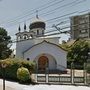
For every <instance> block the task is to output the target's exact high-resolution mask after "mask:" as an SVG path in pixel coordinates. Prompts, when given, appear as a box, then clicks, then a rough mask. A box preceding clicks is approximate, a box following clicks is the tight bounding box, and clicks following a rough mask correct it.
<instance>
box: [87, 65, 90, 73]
mask: <svg viewBox="0 0 90 90" xmlns="http://www.w3.org/2000/svg"><path fill="white" fill-rule="evenodd" d="M86 70H87V73H90V63H88V64H87V67H86Z"/></svg>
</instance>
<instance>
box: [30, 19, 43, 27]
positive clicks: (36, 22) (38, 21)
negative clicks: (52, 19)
mask: <svg viewBox="0 0 90 90" xmlns="http://www.w3.org/2000/svg"><path fill="white" fill-rule="evenodd" d="M29 28H30V29H34V28H44V29H45V22H44V21H43V20H41V19H39V18H36V19H34V20H33V21H32V23H31V24H30V26H29Z"/></svg>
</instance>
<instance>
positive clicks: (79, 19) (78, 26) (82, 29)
mask: <svg viewBox="0 0 90 90" xmlns="http://www.w3.org/2000/svg"><path fill="white" fill-rule="evenodd" d="M78 38H90V13H87V14H83V15H78V16H73V17H71V39H78Z"/></svg>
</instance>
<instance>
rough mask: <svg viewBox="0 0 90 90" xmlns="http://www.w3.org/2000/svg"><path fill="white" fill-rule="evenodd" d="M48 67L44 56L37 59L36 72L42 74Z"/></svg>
mask: <svg viewBox="0 0 90 90" xmlns="http://www.w3.org/2000/svg"><path fill="white" fill-rule="evenodd" d="M47 67H48V58H47V57H46V56H41V57H40V58H39V59H38V70H39V71H41V72H44V71H45V70H46V68H47Z"/></svg>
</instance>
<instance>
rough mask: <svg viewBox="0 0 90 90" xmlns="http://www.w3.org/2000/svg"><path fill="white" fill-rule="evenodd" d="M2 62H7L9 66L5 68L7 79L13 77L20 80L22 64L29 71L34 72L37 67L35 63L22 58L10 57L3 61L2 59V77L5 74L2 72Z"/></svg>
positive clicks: (0, 75) (0, 74)
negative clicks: (19, 69) (18, 73)
mask: <svg viewBox="0 0 90 90" xmlns="http://www.w3.org/2000/svg"><path fill="white" fill-rule="evenodd" d="M2 63H5V64H6V66H7V67H6V68H5V77H6V78H7V79H11V80H15V81H16V80H18V79H17V70H18V68H20V67H21V66H22V67H25V68H27V69H28V70H29V71H31V72H33V71H34V67H35V64H34V63H33V62H31V61H27V60H20V59H16V58H14V59H11V58H8V59H5V60H3V61H0V77H2V76H3V73H2V72H3V71H2V68H1V64H2Z"/></svg>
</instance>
